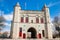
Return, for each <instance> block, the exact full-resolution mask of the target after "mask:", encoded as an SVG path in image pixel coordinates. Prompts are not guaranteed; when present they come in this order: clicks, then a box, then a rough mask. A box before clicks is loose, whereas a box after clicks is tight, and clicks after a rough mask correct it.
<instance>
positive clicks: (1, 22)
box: [0, 16, 5, 32]
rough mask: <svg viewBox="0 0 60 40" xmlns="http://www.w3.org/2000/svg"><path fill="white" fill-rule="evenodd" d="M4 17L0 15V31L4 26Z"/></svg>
mask: <svg viewBox="0 0 60 40" xmlns="http://www.w3.org/2000/svg"><path fill="white" fill-rule="evenodd" d="M4 22H5V19H4V17H3V16H0V32H1V30H2V29H3V28H4V27H5V25H4Z"/></svg>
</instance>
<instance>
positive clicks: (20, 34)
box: [19, 28, 22, 37]
mask: <svg viewBox="0 0 60 40" xmlns="http://www.w3.org/2000/svg"><path fill="white" fill-rule="evenodd" d="M21 36H22V28H20V31H19V37H21Z"/></svg>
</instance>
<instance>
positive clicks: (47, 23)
mask: <svg viewBox="0 0 60 40" xmlns="http://www.w3.org/2000/svg"><path fill="white" fill-rule="evenodd" d="M43 11H44V15H45V37H46V38H49V39H51V38H52V27H51V24H50V12H49V8H48V7H47V5H46V4H45V5H44V7H43Z"/></svg>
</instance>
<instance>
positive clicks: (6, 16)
mask: <svg viewBox="0 0 60 40" xmlns="http://www.w3.org/2000/svg"><path fill="white" fill-rule="evenodd" d="M3 17H4V18H5V19H6V20H7V21H11V20H12V18H13V12H11V13H9V14H5V15H3Z"/></svg>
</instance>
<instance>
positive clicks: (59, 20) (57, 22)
mask: <svg viewBox="0 0 60 40" xmlns="http://www.w3.org/2000/svg"><path fill="white" fill-rule="evenodd" d="M53 24H54V26H55V29H56V31H58V34H56V35H57V36H58V37H60V17H59V16H56V17H54V20H53Z"/></svg>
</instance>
